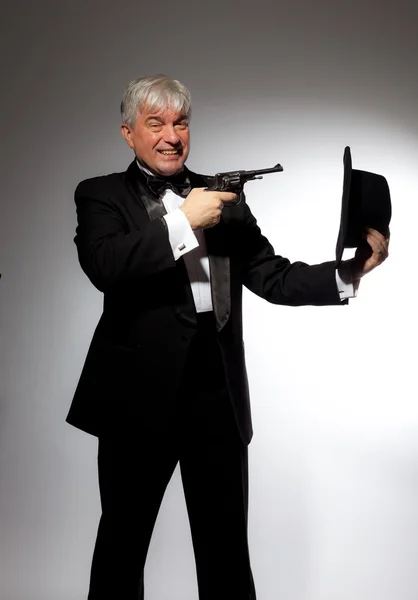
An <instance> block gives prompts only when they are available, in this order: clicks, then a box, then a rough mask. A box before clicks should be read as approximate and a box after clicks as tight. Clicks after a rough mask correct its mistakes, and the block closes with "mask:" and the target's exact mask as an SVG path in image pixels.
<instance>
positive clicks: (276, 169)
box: [247, 164, 283, 177]
mask: <svg viewBox="0 0 418 600" xmlns="http://www.w3.org/2000/svg"><path fill="white" fill-rule="evenodd" d="M279 171H283V167H282V165H279V164H277V165H275V166H274V167H272V168H271V169H258V170H257V171H247V175H248V176H250V177H256V176H257V175H266V174H267V173H278V172H279Z"/></svg>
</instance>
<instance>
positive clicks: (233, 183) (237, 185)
mask: <svg viewBox="0 0 418 600" xmlns="http://www.w3.org/2000/svg"><path fill="white" fill-rule="evenodd" d="M280 171H283V167H282V165H279V164H277V165H276V166H274V167H272V168H271V169H259V170H258V171H227V172H225V173H216V175H215V179H214V181H213V183H212V185H211V186H210V187H208V188H207V190H208V191H212V192H213V191H217V192H232V193H234V194H237V195H238V200H237V201H236V202H228V206H236V205H237V204H239V203H240V202H241V199H242V197H241V192H242V191H243V189H244V184H245V183H247V181H250V180H251V179H263V175H266V174H267V173H278V172H280Z"/></svg>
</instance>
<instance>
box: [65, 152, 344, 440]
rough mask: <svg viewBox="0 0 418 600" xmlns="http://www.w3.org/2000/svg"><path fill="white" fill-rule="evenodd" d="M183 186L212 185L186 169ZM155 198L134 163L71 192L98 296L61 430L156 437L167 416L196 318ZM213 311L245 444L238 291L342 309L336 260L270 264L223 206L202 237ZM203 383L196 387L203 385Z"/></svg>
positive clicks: (249, 224) (249, 228) (264, 249)
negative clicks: (115, 430) (98, 311)
mask: <svg viewBox="0 0 418 600" xmlns="http://www.w3.org/2000/svg"><path fill="white" fill-rule="evenodd" d="M187 173H188V175H189V177H190V180H191V183H192V187H205V186H207V185H208V184H209V183H210V181H211V178H210V177H205V176H202V175H198V174H196V173H193V172H191V171H189V170H187ZM152 199H153V196H152V194H151V192H150V190H149V189H148V187H147V184H146V180H145V178H144V176H143V174H142V172H141V171H140V169H139V168H138V166H137V164H136V162H135V161H134V162H132V163H131V165H130V166H129V168H128V170H127V171H126V172H123V173H114V174H111V175H107V176H103V177H96V178H93V179H88V180H86V181H83V182H81V183H80V184H79V185H78V187H77V189H76V192H75V202H76V205H77V216H78V226H77V230H76V237H75V240H74V241H75V243H76V246H77V250H78V257H79V261H80V264H81V267H82V268H83V270H84V272H85V273H86V275H87V276H88V277H89V279H90V280H91V282H92V283H93V284H94V285H95V286H96V287H97V288H98V289H99V290H100V291H102V292H103V294H104V306H103V314H102V316H101V318H100V321H99V323H98V325H97V328H96V330H95V333H94V336H93V339H92V342H91V345H90V348H89V351H88V354H87V358H86V361H85V364H84V367H83V370H82V373H81V376H80V380H79V382H78V386H77V389H76V392H75V395H74V398H73V402H72V404H71V408H70V411H69V414H68V416H67V421H68V422H69V423H71V424H72V425H74V426H76V427H78V428H80V429H82V430H84V431H87V432H89V433H91V434H93V435H100V432H101V431H104V430H106V429H108V428H112V427H123V424H124V422H126V421H131V420H132V419H137V422H138V427H139V430H140V428H141V427H144V428H146V429H154V430H163V428H164V427H165V426H166V425H167V422H168V421H169V418H170V415H171V414H172V411H173V407H174V403H175V396H176V391H177V389H178V386H179V383H180V380H181V377H182V374H183V369H184V365H185V360H186V356H187V351H188V348H189V345H190V342H191V340H192V339H193V336H194V335H195V332H196V311H195V306H194V301H193V296H192V293H191V288H190V284H189V280H188V277H187V271H186V268H185V265H184V262H183V259H179V260H177V261H175V260H174V258H173V253H172V249H171V246H170V243H169V239H168V233H167V229H166V227H165V225H164V223H163V222H162V220H161V219H153V218H152V211H151V210H150V200H151V201H152ZM205 237H206V242H207V249H208V254H209V262H210V272H211V288H212V300H213V310H214V315H215V320H216V328H217V332H218V341H219V346H220V350H221V355H222V359H223V364H224V369H225V374H226V380H227V384H228V389H229V393H230V397H231V401H232V405H233V409H234V412H235V416H236V420H237V424H238V427H239V430H240V433H241V437H242V440H243V442H244V443H249V441H250V440H251V436H252V425H251V412H250V402H249V394H248V385H247V375H246V368H245V357H244V348H243V338H242V288H243V286H244V285H245V286H246V287H247V288H248V289H250V290H251V291H252V292H254V293H255V294H257V295H259V296H261V297H262V298H265V299H266V300H267V301H269V302H272V303H276V304H286V305H292V306H298V305H304V304H311V305H328V304H342V302H341V301H340V298H339V294H338V291H337V287H336V282H335V262H334V261H332V262H327V263H323V264H319V265H313V266H309V265H307V264H306V263H302V262H296V263H293V264H291V263H290V262H289V260H287V259H286V258H283V257H281V256H277V255H275V253H274V250H273V248H272V246H271V244H270V243H269V242H268V240H267V239H266V238H265V237H264V236H263V235H262V233H261V231H260V229H259V227H258V225H257V222H256V220H255V218H254V217H253V215H252V214H251V211H250V209H249V207H248V205H247V204H246V203H245V202H242V203H241V204H239V205H238V206H235V207H229V208H228V207H225V208H224V209H223V212H222V218H221V221H220V222H219V224H218V225H216V226H215V227H213V228H211V229H207V230H205ZM202 383H203V382H202Z"/></svg>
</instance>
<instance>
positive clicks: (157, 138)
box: [121, 109, 190, 177]
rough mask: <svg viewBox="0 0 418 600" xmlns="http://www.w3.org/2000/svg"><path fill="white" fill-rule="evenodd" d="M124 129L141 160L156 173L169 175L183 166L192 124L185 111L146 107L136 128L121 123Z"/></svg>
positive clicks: (128, 140) (129, 142) (127, 140)
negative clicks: (151, 110) (155, 109)
mask: <svg viewBox="0 0 418 600" xmlns="http://www.w3.org/2000/svg"><path fill="white" fill-rule="evenodd" d="M121 131H122V135H123V137H124V138H125V140H126V143H127V144H128V146H129V147H130V148H132V149H133V150H134V151H135V154H136V157H137V158H138V160H139V161H140V162H141V163H144V164H145V165H146V166H147V167H148V168H149V169H150V170H151V171H153V172H154V173H156V174H158V175H163V176H166V177H167V176H169V175H174V174H175V173H178V172H179V171H181V169H182V168H183V164H184V162H185V160H186V159H187V156H188V154H189V146H190V142H189V137H190V134H189V123H188V119H187V116H186V115H185V114H184V113H183V112H173V111H171V110H170V109H165V110H162V111H157V112H149V111H148V110H146V109H144V110H143V111H142V112H140V113H139V114H138V117H137V120H136V123H135V127H133V128H132V127H129V125H122V126H121Z"/></svg>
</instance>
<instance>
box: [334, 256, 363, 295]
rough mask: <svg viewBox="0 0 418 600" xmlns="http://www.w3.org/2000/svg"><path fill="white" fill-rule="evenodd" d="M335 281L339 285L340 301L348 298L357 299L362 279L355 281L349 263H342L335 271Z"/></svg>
mask: <svg viewBox="0 0 418 600" xmlns="http://www.w3.org/2000/svg"><path fill="white" fill-rule="evenodd" d="M335 281H336V283H337V289H338V293H339V294H340V300H347V298H356V296H357V291H358V288H359V285H360V279H357V280H356V281H353V279H352V277H351V271H350V267H349V264H348V261H346V262H343V263H341V265H340V266H339V268H338V269H337V270H336V271H335Z"/></svg>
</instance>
